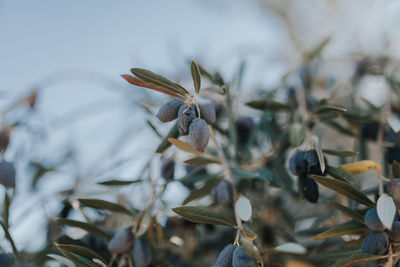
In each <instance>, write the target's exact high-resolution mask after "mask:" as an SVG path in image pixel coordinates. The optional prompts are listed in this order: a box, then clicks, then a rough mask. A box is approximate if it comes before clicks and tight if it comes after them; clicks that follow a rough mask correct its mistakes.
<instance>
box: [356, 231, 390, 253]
mask: <svg viewBox="0 0 400 267" xmlns="http://www.w3.org/2000/svg"><path fill="white" fill-rule="evenodd" d="M388 246H389V236H388V234H387V233H386V232H372V233H370V234H369V235H368V236H367V237H366V238H365V239H364V241H363V242H362V245H361V252H362V253H368V254H373V255H383V254H385V253H386V252H387V249H388Z"/></svg>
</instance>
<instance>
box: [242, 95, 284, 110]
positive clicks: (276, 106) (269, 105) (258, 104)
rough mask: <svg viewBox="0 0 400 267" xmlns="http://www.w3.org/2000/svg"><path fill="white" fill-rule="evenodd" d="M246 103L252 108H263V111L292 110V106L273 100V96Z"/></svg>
mask: <svg viewBox="0 0 400 267" xmlns="http://www.w3.org/2000/svg"><path fill="white" fill-rule="evenodd" d="M246 105H247V106H249V107H251V108H254V109H258V110H262V111H266V110H270V111H279V110H290V109H291V108H290V106H288V105H286V104H283V103H279V102H276V101H274V100H272V99H271V98H264V99H261V100H253V101H250V102H247V103H246Z"/></svg>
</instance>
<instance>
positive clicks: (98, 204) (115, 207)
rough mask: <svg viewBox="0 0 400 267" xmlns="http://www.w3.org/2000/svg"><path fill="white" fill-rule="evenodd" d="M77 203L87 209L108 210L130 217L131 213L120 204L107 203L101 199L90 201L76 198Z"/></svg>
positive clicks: (89, 199) (90, 199)
mask: <svg viewBox="0 0 400 267" xmlns="http://www.w3.org/2000/svg"><path fill="white" fill-rule="evenodd" d="M78 201H79V202H80V203H81V204H83V205H85V206H88V207H91V208H95V209H104V210H110V211H114V212H120V213H125V214H128V215H132V212H130V211H129V210H128V209H126V208H125V207H123V206H122V205H120V204H117V203H112V202H108V201H105V200H101V199H92V198H78Z"/></svg>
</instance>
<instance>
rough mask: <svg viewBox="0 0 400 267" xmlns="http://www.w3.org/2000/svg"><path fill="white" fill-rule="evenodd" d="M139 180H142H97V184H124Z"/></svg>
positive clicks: (138, 181)
mask: <svg viewBox="0 0 400 267" xmlns="http://www.w3.org/2000/svg"><path fill="white" fill-rule="evenodd" d="M140 182H142V180H107V181H103V182H98V183H97V184H99V185H106V186H124V185H130V184H135V183H140Z"/></svg>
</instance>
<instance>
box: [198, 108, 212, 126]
mask: <svg viewBox="0 0 400 267" xmlns="http://www.w3.org/2000/svg"><path fill="white" fill-rule="evenodd" d="M199 108H200V118H202V119H203V120H205V121H206V122H207V124H211V125H212V124H214V123H215V120H216V112H215V108H214V105H213V104H212V103H207V104H199ZM196 112H197V110H196Z"/></svg>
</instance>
